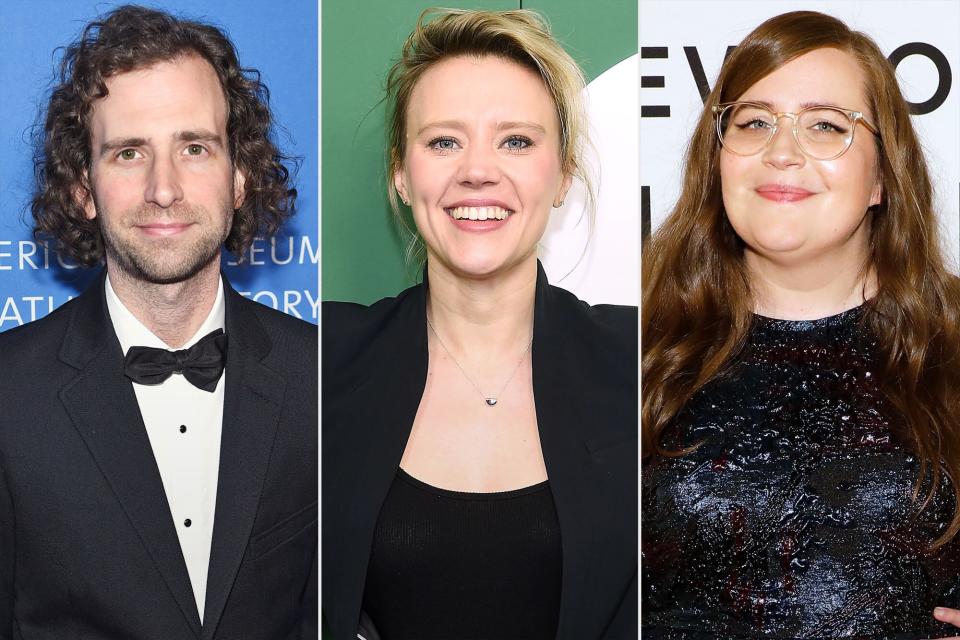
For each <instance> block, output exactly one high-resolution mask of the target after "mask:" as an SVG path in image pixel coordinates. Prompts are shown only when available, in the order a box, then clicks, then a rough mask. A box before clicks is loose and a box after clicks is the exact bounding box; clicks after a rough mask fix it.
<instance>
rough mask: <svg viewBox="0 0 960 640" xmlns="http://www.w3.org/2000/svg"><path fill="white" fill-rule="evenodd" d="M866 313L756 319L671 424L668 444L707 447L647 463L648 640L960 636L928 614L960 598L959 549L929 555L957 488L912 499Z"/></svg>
mask: <svg viewBox="0 0 960 640" xmlns="http://www.w3.org/2000/svg"><path fill="white" fill-rule="evenodd" d="M863 313H864V307H858V308H856V309H852V310H850V311H846V312H844V313H842V314H839V315H836V316H831V317H829V318H823V319H821V320H813V321H786V320H771V319H768V318H761V317H757V318H756V320H755V324H754V328H753V330H752V331H751V334H750V337H749V339H748V343H747V346H746V347H745V349H744V351H743V353H742V354H741V356H740V357H739V358H738V360H737V362H736V363H735V365H734V366H733V368H732V369H731V371H730V372H729V374H728V375H725V376H723V377H722V378H718V379H717V380H715V381H713V382H712V383H710V384H708V385H707V386H706V387H705V388H704V389H703V390H701V391H700V392H699V393H698V394H697V395H696V396H695V397H694V398H693V399H692V400H691V402H690V403H688V406H687V408H686V409H685V410H684V412H683V413H682V415H681V416H679V417H678V419H677V420H676V422H675V424H674V425H673V426H672V428H670V429H668V433H667V434H665V440H664V442H665V443H666V444H668V445H670V446H676V445H680V446H689V445H692V444H694V443H697V442H702V444H701V445H700V447H699V448H698V449H696V450H695V451H694V452H693V453H690V454H688V455H686V456H682V457H679V458H660V459H658V460H657V461H654V462H651V463H648V464H645V465H644V468H643V471H642V531H643V537H642V572H643V583H642V584H643V592H642V593H643V596H642V602H641V611H642V613H641V619H642V626H643V629H642V634H641V635H642V637H643V638H644V639H647V640H649V639H654V638H655V639H661V640H707V639H708V638H709V639H710V640H714V639H739V638H777V639H779V640H785V639H794V638H817V639H821V638H823V639H826V638H830V639H834V638H857V639H869V640H881V639H883V640H887V639H897V640H900V639H903V640H907V639H909V640H916V639H919V638H942V637H947V636H953V635H958V634H960V630H958V629H953V628H952V627H949V626H948V625H943V624H941V623H938V622H936V621H935V620H934V619H933V617H932V611H933V608H934V607H935V606H950V607H957V606H958V604H960V545H958V544H953V543H951V544H949V545H947V546H946V547H944V548H942V549H941V550H939V551H937V552H935V553H931V552H930V551H929V550H928V549H929V546H928V545H929V543H930V542H931V541H932V540H934V539H935V538H936V537H937V536H938V534H939V533H940V532H941V531H942V530H943V527H944V525H945V523H946V522H947V521H948V520H949V518H950V515H951V513H952V512H951V505H952V491H951V490H950V489H949V487H944V488H943V490H942V491H940V492H938V494H937V495H936V496H935V499H934V501H933V503H932V504H931V506H929V507H928V508H927V509H926V510H924V511H922V512H921V511H920V510H919V503H915V502H913V501H912V499H911V495H912V491H913V489H914V485H915V481H916V478H917V474H918V462H917V460H916V459H915V457H914V456H913V455H911V453H910V448H909V446H908V444H906V443H908V442H909V440H908V438H907V437H906V436H905V435H904V432H903V431H902V428H901V423H900V422H899V421H898V420H897V419H896V413H895V412H894V411H893V410H892V409H891V408H890V406H889V404H888V403H887V402H886V401H885V400H884V399H883V398H882V397H881V395H880V392H879V391H878V390H877V388H876V385H875V384H874V376H873V371H874V370H875V369H874V367H873V366H872V361H871V357H872V353H874V344H873V342H872V340H871V339H870V338H869V337H868V336H867V335H866V332H865V330H863V329H861V328H860V326H861V323H860V322H859V321H860V318H861V316H862V314H863ZM951 629H953V630H952V631H951Z"/></svg>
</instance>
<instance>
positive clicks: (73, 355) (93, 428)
mask: <svg viewBox="0 0 960 640" xmlns="http://www.w3.org/2000/svg"><path fill="white" fill-rule="evenodd" d="M60 359H61V360H62V361H63V362H65V363H66V364H68V365H70V366H72V367H75V368H76V369H77V370H78V374H77V377H76V378H74V379H73V380H72V381H71V382H70V383H68V384H67V385H66V386H64V387H63V389H61V391H60V394H59V396H60V399H61V401H62V402H63V405H64V407H65V409H66V411H67V413H68V414H69V415H70V417H71V419H72V420H73V423H74V426H75V427H76V428H77V431H79V433H80V436H81V437H82V438H83V441H84V442H85V443H86V446H87V448H88V449H89V451H90V454H91V456H93V458H94V459H95V460H96V463H97V466H98V467H99V469H100V472H101V473H102V474H103V475H104V477H105V478H106V480H107V482H108V484H109V485H110V487H111V489H112V490H113V492H114V494H115V495H116V497H117V500H118V501H119V502H120V504H121V506H122V507H123V510H124V512H125V513H126V515H127V517H128V518H129V520H130V523H131V524H132V525H133V527H134V529H135V530H136V531H137V533H138V535H139V536H140V539H141V540H142V541H143V544H144V546H145V547H146V549H147V551H148V552H149V554H150V557H151V558H152V560H153V563H154V565H155V566H156V568H157V570H158V571H159V572H160V575H161V576H162V577H163V580H164V582H165V583H166V585H167V587H168V588H169V589H170V592H171V594H172V595H173V597H174V599H175V600H176V601H177V604H178V605H179V607H180V611H181V613H182V614H183V616H184V617H185V618H186V619H187V621H188V623H189V625H190V628H191V629H192V630H193V632H194V634H195V635H196V636H199V634H200V616H199V614H198V612H197V606H196V602H195V600H194V597H193V591H192V590H191V587H190V577H189V575H188V574H187V568H186V564H185V562H184V560H183V554H182V552H181V550H180V542H179V539H178V538H177V532H176V530H175V528H174V524H173V517H172V516H171V514H170V508H169V505H168V503H167V498H166V494H165V492H164V490H163V481H162V480H161V478H160V471H159V469H158V468H157V463H156V460H155V459H154V457H153V450H152V448H151V446H150V440H149V438H148V436H147V431H146V428H145V427H144V424H143V418H142V417H141V415H140V409H139V406H138V405H137V398H136V395H135V394H134V391H133V385H132V383H131V382H130V381H129V380H128V379H127V378H126V377H125V376H124V374H123V353H122V351H121V347H120V343H119V342H118V340H117V337H116V334H115V333H114V331H113V328H112V324H111V321H110V316H109V313H108V311H107V307H106V300H105V297H104V279H103V277H101V278H99V279H98V280H97V281H95V282H94V283H93V285H91V287H90V289H88V290H87V292H86V293H84V294H83V295H82V296H81V297H80V298H79V299H78V300H77V304H76V306H75V307H74V309H73V312H72V317H71V321H70V328H69V329H68V331H67V333H66V336H65V338H64V341H63V346H62V348H61V350H60ZM103 552H104V553H105V554H106V553H110V550H109V549H104V550H103Z"/></svg>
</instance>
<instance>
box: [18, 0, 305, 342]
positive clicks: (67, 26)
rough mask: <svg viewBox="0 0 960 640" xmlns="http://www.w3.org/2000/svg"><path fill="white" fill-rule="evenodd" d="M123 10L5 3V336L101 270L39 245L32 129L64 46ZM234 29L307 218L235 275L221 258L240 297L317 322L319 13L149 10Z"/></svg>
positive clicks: (194, 5)
mask: <svg viewBox="0 0 960 640" xmlns="http://www.w3.org/2000/svg"><path fill="white" fill-rule="evenodd" d="M120 4H123V3H122V2H115V1H111V2H104V1H102V0H101V1H94V0H32V1H30V2H27V1H26V0H3V2H0V87H2V91H0V331H4V330H6V329H11V328H13V327H15V326H18V325H20V324H23V323H25V322H30V321H31V320H35V319H37V318H40V317H43V316H45V315H46V314H47V313H49V312H50V311H52V310H53V309H55V308H56V307H58V306H60V305H61V304H63V303H64V302H66V301H67V300H69V299H70V298H72V297H75V296H76V295H78V294H79V293H80V292H81V291H83V289H84V288H85V287H86V285H87V284H88V283H89V282H90V280H91V279H92V278H93V277H94V276H95V274H96V273H97V272H98V271H99V269H83V268H77V267H76V266H75V265H73V264H70V263H69V262H65V261H61V260H60V259H58V257H57V255H56V254H55V252H54V251H53V250H52V249H51V250H47V249H45V248H44V247H43V246H42V245H37V244H36V243H35V242H34V241H33V238H32V235H31V218H30V213H29V200H30V196H31V192H32V189H33V164H32V156H33V148H32V144H31V129H32V127H33V126H34V124H35V123H37V122H38V113H39V110H40V109H41V108H42V107H43V106H44V104H45V102H46V100H47V97H48V96H49V91H50V88H51V86H52V83H53V78H54V75H53V74H54V70H55V67H56V65H57V63H58V62H59V60H60V55H61V51H59V50H57V48H58V47H63V46H65V45H67V44H68V43H70V42H73V41H74V40H75V39H76V38H77V36H78V35H79V33H80V31H81V30H82V29H83V27H84V25H85V24H86V23H87V22H89V21H90V20H92V19H94V18H96V17H97V16H99V15H102V14H104V13H106V12H108V11H110V10H111V9H113V8H114V7H116V6H118V5H120ZM138 4H141V5H144V6H149V7H156V8H159V9H163V10H166V11H169V12H171V13H173V14H175V15H179V16H182V17H184V18H190V19H197V20H202V21H205V22H211V23H214V24H217V25H218V26H220V27H221V28H223V29H225V30H226V32H227V34H228V35H229V36H230V38H231V39H232V40H233V42H234V44H235V45H236V47H237V51H238V52H239V55H240V64H241V65H243V66H244V67H248V68H249V67H253V68H255V69H258V70H259V71H260V73H261V75H262V79H263V81H264V82H265V84H266V85H267V87H269V89H270V105H271V107H272V110H273V114H274V117H275V118H276V122H277V123H278V124H279V125H280V128H278V131H277V136H276V137H277V141H278V143H279V145H280V148H281V149H283V151H284V152H285V153H286V154H287V155H291V156H295V157H297V158H298V159H299V160H300V162H299V171H298V173H297V177H296V180H295V187H296V188H297V191H298V194H299V195H298V198H297V203H298V205H297V206H298V212H297V215H296V216H295V217H294V218H293V219H292V220H291V221H290V223H289V224H288V225H287V226H286V228H285V229H283V230H282V231H281V232H280V234H279V235H278V236H277V237H276V238H275V239H273V240H267V239H258V240H257V241H256V242H255V243H254V246H253V247H252V248H251V249H250V251H248V252H247V254H246V256H245V261H246V262H245V264H243V265H240V266H237V265H236V264H233V263H234V258H233V257H232V256H229V255H226V254H225V257H224V269H225V271H226V273H227V277H228V278H229V279H230V281H231V283H233V286H234V288H236V289H237V291H239V292H241V293H243V294H244V295H247V296H248V297H251V298H253V299H255V300H257V301H259V302H261V303H263V304H266V305H268V306H271V307H274V308H277V309H280V310H282V311H285V312H287V313H289V314H291V315H295V316H297V317H301V318H304V319H305V320H309V321H311V322H314V323H316V322H317V317H318V309H319V295H318V287H317V265H318V261H319V242H318V233H317V197H318V196H317V194H318V193H319V191H318V185H317V177H318V172H317V158H318V154H317V3H316V1H315V0H281V1H276V2H269V3H268V2H263V1H262V0H198V1H193V2H189V1H186V0H169V1H166V2H161V1H153V2H151V1H141V2H138Z"/></svg>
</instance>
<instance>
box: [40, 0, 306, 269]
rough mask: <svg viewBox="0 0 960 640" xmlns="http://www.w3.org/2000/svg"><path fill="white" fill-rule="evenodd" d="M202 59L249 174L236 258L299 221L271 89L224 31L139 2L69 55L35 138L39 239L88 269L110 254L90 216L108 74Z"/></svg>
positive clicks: (236, 224)
mask: <svg viewBox="0 0 960 640" xmlns="http://www.w3.org/2000/svg"><path fill="white" fill-rule="evenodd" d="M190 55H195V56H199V57H201V58H202V59H204V60H206V61H207V62H208V63H210V66H211V67H213V70H214V72H216V74H217V78H218V79H219V80H220V87H221V88H222V89H223V94H224V98H225V99H226V102H227V138H228V143H229V144H228V146H229V149H230V159H231V161H232V162H233V166H234V167H236V168H237V169H239V170H240V172H241V173H243V175H244V178H245V182H244V201H243V204H242V205H241V206H240V208H239V209H236V210H235V211H234V215H233V224H232V226H231V228H230V234H229V235H228V236H227V239H226V241H225V243H224V244H225V246H226V247H227V249H229V250H230V251H232V252H233V253H234V254H236V256H237V257H238V258H242V257H243V253H244V252H245V251H246V250H247V249H248V248H249V247H250V245H251V244H252V243H253V241H254V238H255V237H256V235H257V234H259V233H268V234H272V233H274V232H275V231H276V230H277V229H278V228H279V227H280V226H281V225H282V224H283V222H284V221H285V220H286V219H287V218H288V217H290V216H291V215H293V213H294V211H295V204H296V196H297V192H296V189H294V188H293V186H292V184H291V182H292V179H291V172H290V169H288V167H287V166H286V165H287V164H290V165H293V162H292V160H291V159H290V158H288V157H287V156H285V155H283V154H282V153H281V152H280V151H279V150H278V148H277V146H276V145H275V144H274V142H273V140H272V133H273V118H272V115H271V113H270V106H269V104H270V93H269V91H268V90H267V87H266V85H264V84H263V83H262V82H261V81H260V74H259V72H257V71H256V70H255V69H245V68H243V67H241V66H240V63H239V61H238V59H237V52H236V49H235V48H234V46H233V43H232V42H231V41H230V39H229V38H228V37H227V35H226V34H225V33H224V32H223V31H221V30H220V29H218V28H217V27H214V26H211V25H207V24H203V23H199V22H192V21H189V20H183V19H179V18H175V17H174V16H172V15H170V14H168V13H164V12H162V11H155V10H153V9H147V8H145V7H138V6H135V5H124V6H121V7H118V8H117V9H114V10H113V11H111V12H110V13H108V14H107V15H106V16H104V17H103V18H102V19H100V20H98V21H94V22H91V23H90V24H88V25H87V26H86V27H85V28H84V30H83V33H82V34H81V36H80V38H79V39H78V40H77V41H76V42H74V43H73V44H71V45H70V46H68V47H67V48H66V49H65V50H64V54H63V59H62V62H61V64H60V68H59V73H58V74H57V79H56V86H55V87H54V88H53V90H52V92H51V95H50V102H49V104H48V106H47V108H46V111H45V113H44V114H43V116H44V123H43V128H42V129H40V130H39V131H38V133H37V134H36V146H37V152H36V154H35V157H34V174H35V177H36V191H35V193H34V195H33V198H32V200H31V204H30V210H31V213H32V214H33V219H34V236H35V237H36V238H37V239H38V240H40V241H46V240H48V239H49V240H53V241H55V243H56V245H57V250H58V251H59V252H60V253H61V254H62V255H65V256H69V257H71V258H73V259H74V260H76V261H77V262H78V263H80V264H81V265H83V266H88V267H89V266H93V265H95V264H97V263H99V262H100V260H101V259H102V258H103V252H104V247H103V237H102V236H101V234H100V219H99V217H97V218H93V219H92V220H91V219H88V218H87V217H86V213H85V209H84V204H85V202H86V201H87V199H88V198H89V197H91V189H92V187H91V186H90V184H89V181H88V179H87V175H88V171H89V169H90V154H91V151H90V126H89V125H90V116H91V114H92V112H93V108H94V104H95V103H96V101H97V100H100V99H101V98H104V97H106V95H107V85H106V83H107V80H109V79H110V78H111V77H113V76H115V75H117V74H121V73H125V72H128V71H133V70H135V69H143V68H146V67H149V66H151V65H153V64H156V63H158V62H164V61H171V60H176V59H177V58H180V57H183V56H190Z"/></svg>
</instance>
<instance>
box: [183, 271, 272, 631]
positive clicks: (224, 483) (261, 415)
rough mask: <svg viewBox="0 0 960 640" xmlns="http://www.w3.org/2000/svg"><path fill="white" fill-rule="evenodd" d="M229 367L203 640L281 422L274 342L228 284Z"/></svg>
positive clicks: (239, 550) (244, 535) (242, 544)
mask: <svg viewBox="0 0 960 640" xmlns="http://www.w3.org/2000/svg"><path fill="white" fill-rule="evenodd" d="M224 296H225V303H226V311H225V313H226V320H225V321H226V329H227V331H226V333H227V335H228V336H229V337H228V340H229V343H228V346H227V365H226V369H225V375H226V389H225V392H224V401H223V430H222V435H221V438H220V471H219V478H218V481H217V506H216V512H215V516H214V521H213V541H212V544H211V547H210V565H209V573H208V576H207V593H206V600H205V603H204V616H203V617H204V621H203V632H202V638H204V639H209V638H212V637H213V636H214V633H215V632H216V628H217V624H218V623H219V621H220V617H221V616H222V614H223V609H224V606H225V605H226V602H227V599H228V598H229V595H230V590H231V588H232V586H233V582H234V579H235V578H236V576H237V572H238V571H239V569H240V563H241V561H242V560H243V556H244V553H245V551H246V548H247V543H248V542H249V540H250V534H251V532H252V530H253V522H254V518H255V516H256V513H257V505H258V503H259V500H260V491H261V487H262V485H263V480H264V477H265V475H266V471H267V463H268V461H269V459H270V451H271V447H272V444H273V439H274V434H275V433H276V430H277V423H278V421H279V418H280V408H281V406H282V403H283V393H284V387H285V380H284V378H283V377H282V376H281V375H280V374H278V373H277V372H276V371H273V370H272V369H269V368H268V367H267V366H266V365H264V364H263V362H262V360H263V358H264V357H265V356H266V355H267V354H268V353H269V352H270V349H271V342H270V338H269V337H268V336H267V334H266V332H265V331H264V329H263V327H262V326H261V325H260V321H259V320H258V319H257V317H256V314H255V313H254V311H253V309H251V308H250V307H249V305H253V304H257V303H255V302H249V301H247V300H244V299H243V298H242V297H241V296H240V294H238V293H237V292H236V291H234V290H233V289H232V288H231V287H230V286H229V284H228V283H227V281H226V279H224Z"/></svg>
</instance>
